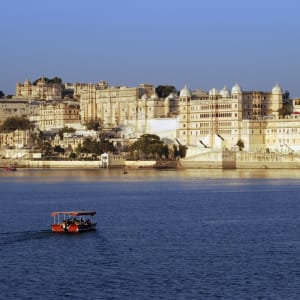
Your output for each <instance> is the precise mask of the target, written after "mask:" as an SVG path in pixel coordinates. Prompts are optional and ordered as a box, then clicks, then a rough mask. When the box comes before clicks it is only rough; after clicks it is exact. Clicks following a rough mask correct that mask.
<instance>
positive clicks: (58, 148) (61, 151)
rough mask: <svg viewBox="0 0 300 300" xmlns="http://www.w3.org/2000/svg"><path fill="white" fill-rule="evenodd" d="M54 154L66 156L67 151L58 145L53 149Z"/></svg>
mask: <svg viewBox="0 0 300 300" xmlns="http://www.w3.org/2000/svg"><path fill="white" fill-rule="evenodd" d="M53 152H56V153H59V154H64V153H65V149H64V148H62V147H61V146H60V145H56V146H55V147H54V149H53Z"/></svg>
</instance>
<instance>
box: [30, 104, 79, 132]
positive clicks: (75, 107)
mask: <svg viewBox="0 0 300 300" xmlns="http://www.w3.org/2000/svg"><path fill="white" fill-rule="evenodd" d="M79 122H80V105H79V103H77V102H69V101H66V102H61V101H59V102H56V101H50V102H49V101H46V102H44V103H41V104H40V106H39V115H38V118H37V120H36V125H37V127H38V128H39V129H40V130H42V131H44V130H45V131H51V130H55V129H61V128H63V127H65V126H66V125H67V124H68V125H70V124H71V125H72V124H78V123H79Z"/></svg>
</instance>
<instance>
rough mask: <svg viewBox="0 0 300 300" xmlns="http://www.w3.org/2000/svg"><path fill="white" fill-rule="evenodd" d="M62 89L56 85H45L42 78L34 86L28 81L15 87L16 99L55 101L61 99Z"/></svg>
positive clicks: (59, 85)
mask: <svg viewBox="0 0 300 300" xmlns="http://www.w3.org/2000/svg"><path fill="white" fill-rule="evenodd" d="M61 97H62V88H61V84H58V83H47V82H46V81H45V79H44V78H42V79H40V80H39V81H38V82H37V83H36V84H35V85H34V84H32V83H31V82H30V81H29V80H25V81H24V83H23V84H22V83H19V82H18V83H17V85H16V95H15V96H14V98H16V99H25V100H56V99H61Z"/></svg>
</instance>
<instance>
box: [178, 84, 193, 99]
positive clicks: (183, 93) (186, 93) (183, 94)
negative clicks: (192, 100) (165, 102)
mask: <svg viewBox="0 0 300 300" xmlns="http://www.w3.org/2000/svg"><path fill="white" fill-rule="evenodd" d="M191 96H192V93H191V91H190V90H189V89H188V88H187V86H186V85H185V86H184V88H183V89H182V90H181V91H180V97H191Z"/></svg>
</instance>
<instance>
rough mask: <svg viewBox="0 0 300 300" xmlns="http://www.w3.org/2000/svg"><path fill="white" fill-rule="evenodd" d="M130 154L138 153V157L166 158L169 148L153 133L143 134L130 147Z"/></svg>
mask: <svg viewBox="0 0 300 300" xmlns="http://www.w3.org/2000/svg"><path fill="white" fill-rule="evenodd" d="M129 151H130V152H131V156H132V157H134V153H137V154H138V158H146V159H153V158H154V159H155V158H168V157H169V148H168V146H167V145H165V144H164V143H163V142H162V141H161V140H160V138H159V137H158V136H157V135H155V134H144V135H142V136H141V137H140V138H139V139H138V140H137V141H135V142H134V143H133V144H132V145H131V146H130V147H129Z"/></svg>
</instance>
